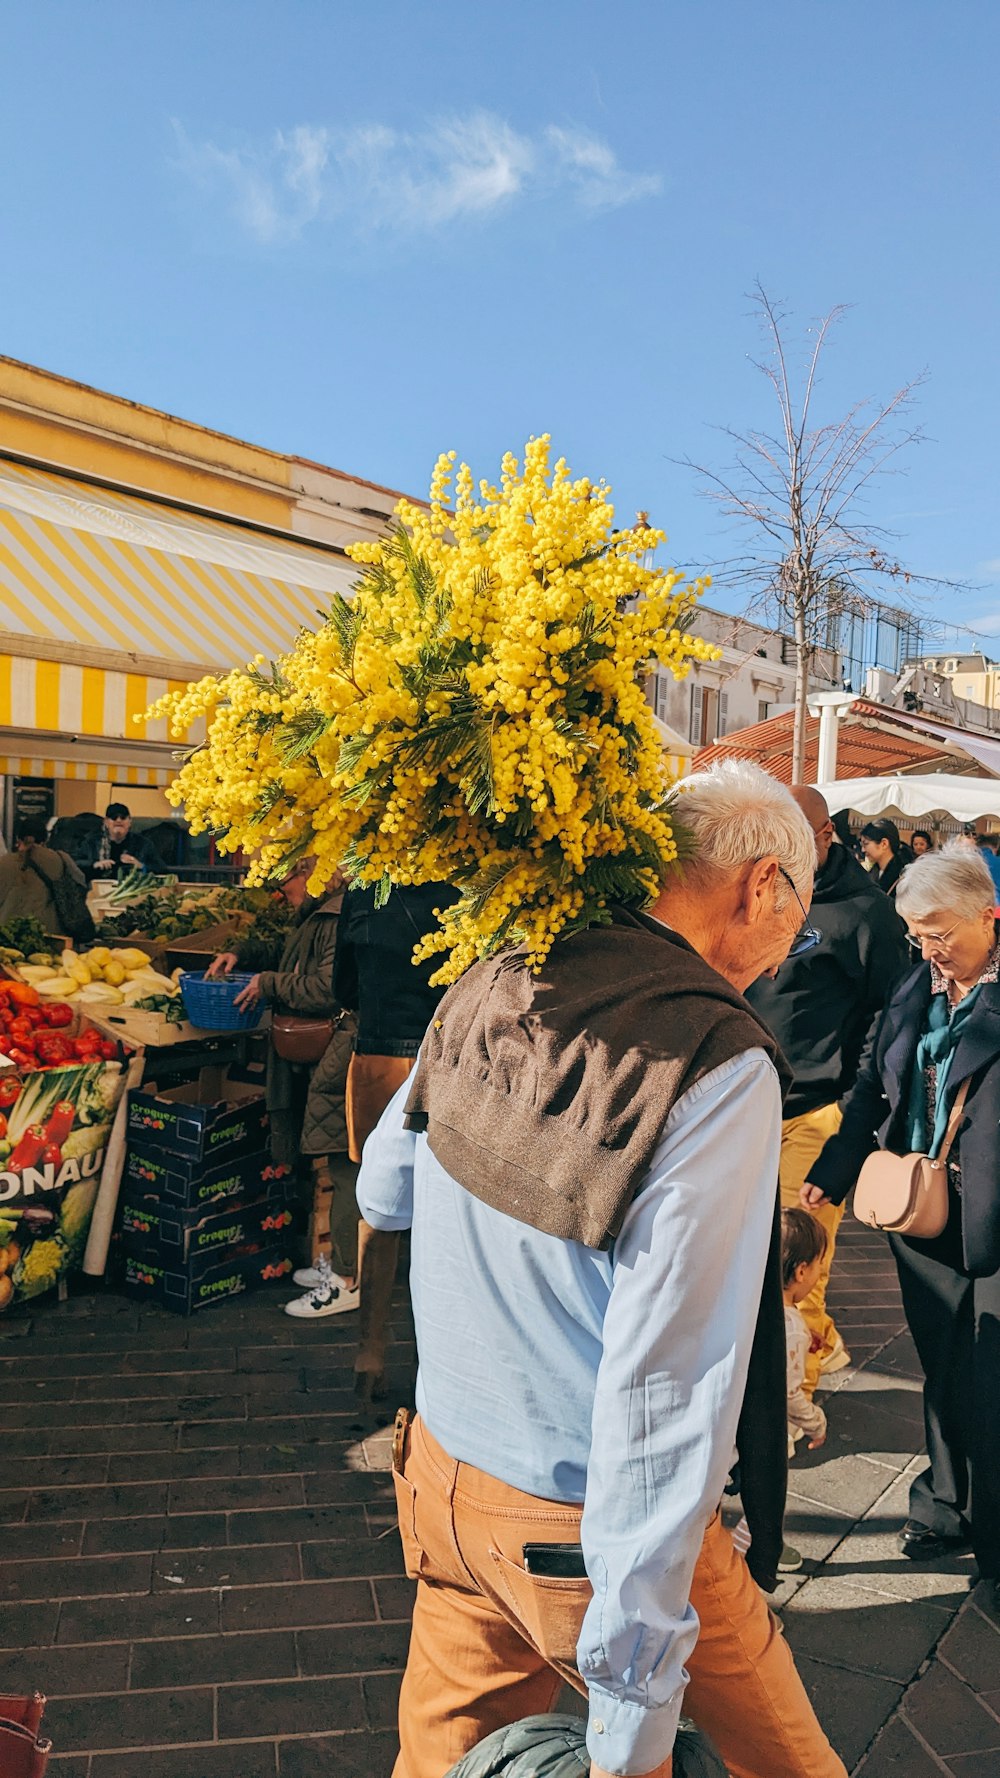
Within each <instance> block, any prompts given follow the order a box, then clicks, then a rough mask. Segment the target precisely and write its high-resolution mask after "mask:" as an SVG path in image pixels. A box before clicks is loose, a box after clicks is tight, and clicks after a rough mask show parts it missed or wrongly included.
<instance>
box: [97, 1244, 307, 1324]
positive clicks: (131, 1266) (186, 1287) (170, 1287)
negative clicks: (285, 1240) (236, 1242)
mask: <svg viewBox="0 0 1000 1778" xmlns="http://www.w3.org/2000/svg"><path fill="white" fill-rule="evenodd" d="M291 1271H292V1261H291V1260H290V1259H289V1258H288V1255H287V1254H286V1253H285V1251H284V1248H283V1247H280V1246H278V1247H268V1248H266V1249H265V1250H264V1252H262V1253H253V1254H247V1255H244V1256H243V1257H242V1258H235V1259H234V1258H232V1257H228V1258H226V1259H224V1260H222V1261H221V1262H220V1264H219V1265H216V1266H212V1267H211V1268H210V1269H209V1270H208V1271H207V1272H205V1274H204V1276H203V1277H200V1278H192V1277H191V1275H190V1273H189V1271H188V1270H187V1268H186V1267H183V1266H182V1267H177V1268H171V1267H169V1266H163V1265H158V1264H155V1263H154V1262H153V1261H151V1260H146V1259H136V1258H133V1257H132V1256H131V1255H127V1256H126V1259H125V1289H126V1292H127V1294H128V1295H129V1296H134V1297H139V1298H145V1299H146V1300H147V1301H148V1300H152V1301H153V1302H159V1303H162V1305H163V1307H164V1308H165V1309H172V1310H173V1312H174V1314H175V1315H194V1314H196V1313H197V1311H198V1310H199V1309H207V1308H209V1307H210V1305H211V1304H212V1303H218V1302H223V1301H224V1300H225V1298H226V1297H230V1296H242V1294H243V1292H244V1291H247V1290H259V1289H260V1288H261V1286H262V1285H265V1284H274V1283H279V1282H281V1281H282V1280H287V1278H288V1277H289V1276H290V1274H291Z"/></svg>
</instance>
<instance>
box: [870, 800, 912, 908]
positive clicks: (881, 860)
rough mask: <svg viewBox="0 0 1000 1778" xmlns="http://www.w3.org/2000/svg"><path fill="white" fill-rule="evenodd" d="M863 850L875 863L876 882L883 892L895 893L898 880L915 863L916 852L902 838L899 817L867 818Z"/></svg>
mask: <svg viewBox="0 0 1000 1778" xmlns="http://www.w3.org/2000/svg"><path fill="white" fill-rule="evenodd" d="M861 850H862V852H863V853H864V855H865V857H866V858H867V860H868V862H869V864H870V865H871V879H872V882H873V883H875V884H877V885H878V887H879V888H880V889H881V891H882V893H883V895H895V893H896V884H897V883H898V882H899V879H900V877H901V876H902V874H903V872H904V870H905V869H906V867H907V865H908V864H912V863H913V853H912V852H911V851H910V848H909V846H907V845H904V843H903V841H902V840H901V839H900V837H899V828H898V827H897V826H896V823H895V821H889V820H888V819H887V818H886V816H884V815H880V816H879V818H878V820H877V821H869V822H867V823H866V825H865V826H864V827H863V828H862V829H861Z"/></svg>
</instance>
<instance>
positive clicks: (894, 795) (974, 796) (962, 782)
mask: <svg viewBox="0 0 1000 1778" xmlns="http://www.w3.org/2000/svg"><path fill="white" fill-rule="evenodd" d="M816 788H817V789H818V790H819V791H820V792H821V794H822V795H823V797H824V798H825V799H826V804H827V807H828V808H829V810H830V813H831V815H836V814H837V813H838V811H839V810H840V809H853V810H854V812H855V814H858V815H867V816H869V817H872V816H875V815H884V814H886V813H887V812H888V813H890V814H892V813H896V814H900V815H906V816H910V817H917V816H920V815H933V814H936V813H937V814H944V815H950V816H951V817H952V819H953V820H955V821H963V822H972V821H979V820H981V819H982V818H983V817H984V816H987V815H992V816H995V817H997V818H998V819H1000V778H961V777H957V776H954V775H953V774H952V773H950V772H932V773H930V774H929V775H928V776H927V777H923V778H921V777H913V778H838V779H836V780H835V781H834V782H833V783H830V784H818V785H817V786H816Z"/></svg>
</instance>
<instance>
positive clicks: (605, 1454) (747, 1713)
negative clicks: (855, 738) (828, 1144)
mask: <svg viewBox="0 0 1000 1778" xmlns="http://www.w3.org/2000/svg"><path fill="white" fill-rule="evenodd" d="M675 794H676V808H675V815H676V818H677V820H678V822H679V824H681V825H682V826H683V828H684V829H685V832H686V837H687V841H688V844H687V847H686V849H685V855H684V860H683V863H682V864H681V865H680V866H679V867H677V868H676V869H674V870H672V871H671V873H670V875H669V877H668V880H667V881H666V883H665V885H664V887H663V889H662V891H661V893H660V895H659V897H658V899H657V900H656V901H655V903H654V904H653V905H652V906H651V907H650V909H649V910H648V912H640V911H638V910H636V909H631V910H626V909H621V910H617V911H616V912H615V916H614V919H613V922H612V923H611V924H609V925H607V926H603V927H592V928H590V929H589V930H587V931H585V932H579V933H576V934H574V935H573V936H572V937H570V938H567V939H565V940H562V941H561V942H559V943H558V944H557V945H556V946H555V947H554V948H553V950H552V952H551V953H550V955H549V957H548V958H547V960H546V962H545V963H544V965H543V966H542V968H541V970H540V972H539V973H538V974H537V975H532V974H530V973H529V972H528V970H527V969H526V968H525V967H523V960H522V959H521V958H520V957H519V954H518V953H517V952H516V951H514V952H507V953H505V954H501V955H500V956H499V957H496V958H492V959H489V960H488V961H485V962H482V963H479V964H477V965H475V966H474V967H473V968H472V969H470V970H469V971H468V972H467V973H466V975H465V976H463V977H462V979H461V980H460V981H459V982H457V983H456V984H455V986H454V987H453V988H451V989H450V991H449V992H448V994H447V995H446V996H445V998H444V1000H443V1001H442V1003H441V1006H440V1008H439V1010H438V1016H437V1018H436V1019H435V1020H434V1022H433V1024H432V1026H431V1028H430V1030H429V1031H428V1033H427V1036H426V1038H425V1040H424V1045H423V1048H422V1051H421V1056H420V1060H419V1063H418V1067H417V1070H416V1072H415V1074H414V1075H413V1076H412V1077H411V1080H410V1081H409V1082H408V1083H407V1084H406V1085H405V1086H404V1087H403V1088H402V1089H401V1090H400V1092H399V1093H398V1094H397V1096H396V1098H395V1099H394V1100H393V1101H392V1103H391V1104H390V1106H389V1107H388V1109H387V1111H386V1112H385V1114H384V1116H383V1118H382V1121H381V1123H380V1124H379V1126H378V1128H377V1130H376V1131H375V1133H374V1134H373V1136H372V1137H370V1138H369V1141H368V1144H367V1146H366V1148H365V1154H364V1161H363V1165H362V1171H361V1178H360V1181H359V1185H358V1200H359V1204H360V1206H361V1211H362V1214H363V1216H364V1217H365V1219H366V1220H367V1221H368V1222H369V1223H371V1224H372V1225H373V1226H374V1227H376V1228H384V1229H400V1228H406V1227H409V1228H412V1272H411V1284H412V1292H413V1308H414V1317H415V1322H416V1332H417V1347H418V1355H419V1362H420V1371H419V1378H418V1385H417V1410H418V1412H417V1417H416V1419H415V1420H413V1421H411V1420H410V1417H409V1415H408V1414H407V1413H406V1412H405V1411H401V1413H400V1415H399V1416H398V1417H397V1425H396V1439H395V1448H394V1458H393V1469H394V1480H395V1485H396V1492H397V1501H398V1505H399V1519H400V1532H401V1536H402V1541H403V1548H404V1556H405V1560H406V1568H407V1572H408V1574H410V1575H411V1577H413V1578H415V1579H416V1581H417V1598H416V1606H415V1611H414V1618H413V1630H412V1638H411V1644H410V1652H409V1659H408V1663H407V1670H406V1675H405V1679H404V1682H403V1689H402V1696H401V1701H400V1742H401V1751H400V1756H399V1761H398V1764H397V1766H396V1778H442V1774H443V1773H445V1772H446V1771H447V1770H448V1769H449V1767H450V1766H451V1765H452V1764H453V1762H454V1761H456V1760H457V1759H459V1758H460V1757H461V1756H462V1755H463V1754H464V1753H466V1752H467V1751H468V1750H469V1749H470V1748H472V1747H474V1746H475V1745H476V1743H477V1742H478V1741H479V1740H480V1739H481V1738H482V1737H483V1736H484V1735H486V1734H488V1733H489V1732H490V1731H492V1730H494V1729H497V1728H498V1727H502V1726H503V1725H504V1724H507V1723H511V1722H515V1721H517V1720H518V1719H520V1718H521V1717H524V1716H529V1715H532V1714H533V1713H536V1712H544V1711H546V1710H548V1709H550V1708H551V1706H552V1703H553V1701H554V1699H555V1697H556V1695H557V1693H558V1691H559V1688H560V1686H561V1684H562V1682H563V1680H564V1679H567V1680H569V1682H570V1683H571V1684H574V1685H575V1686H576V1687H577V1688H578V1689H579V1690H580V1691H582V1692H584V1693H585V1694H586V1695H587V1699H588V1707H589V1720H588V1735H587V1746H588V1753H589V1756H590V1759H591V1761H592V1767H591V1770H592V1773H593V1774H594V1778H607V1775H608V1774H627V1775H629V1778H631V1775H632V1774H643V1773H655V1774H657V1778H666V1774H668V1773H669V1772H670V1770H671V1750H672V1748H673V1745H674V1737H675V1734H676V1730H677V1722H678V1717H679V1714H680V1709H681V1702H682V1699H684V1698H685V1693H686V1708H687V1711H688V1713H689V1714H690V1715H691V1716H692V1717H694V1719H695V1720H696V1722H697V1723H698V1724H699V1726H700V1727H701V1728H703V1729H705V1730H706V1731H707V1733H708V1734H709V1735H710V1736H711V1737H712V1739H713V1740H714V1741H715V1743H716V1744H717V1746H718V1749H719V1752H720V1754H721V1755H722V1757H723V1759H724V1761H725V1763H726V1765H727V1767H728V1769H729V1771H730V1772H731V1773H732V1774H733V1775H734V1778H843V1774H844V1767H843V1765H842V1763H841V1761H840V1760H839V1759H838V1758H837V1756H836V1755H835V1754H834V1752H833V1750H832V1749H831V1747H830V1745H829V1743H828V1741H827V1740H826V1737H825V1736H824V1735H823V1733H822V1731H821V1729H820V1727H819V1724H818V1723H817V1721H816V1718H815V1715H814V1713H813V1710H812V1707H811V1705H810V1703H809V1700H808V1698H807V1696H806V1693H805V1690H804V1688H803V1686H802V1683H801V1681H800V1679H799V1677H798V1675H797V1673H796V1671H795V1667H794V1664H793V1661H792V1656H791V1653H790V1651H789V1649H788V1647H787V1645H786V1643H785V1642H784V1640H783V1638H782V1636H781V1634H780V1632H779V1630H778V1628H777V1626H776V1622H775V1620H774V1619H773V1617H772V1616H771V1614H770V1613H769V1611H768V1609H767V1605H766V1602H765V1600H764V1598H763V1595H762V1594H761V1592H760V1591H759V1590H758V1588H757V1586H755V1584H754V1582H753V1580H752V1579H751V1574H750V1570H748V1567H747V1564H746V1562H745V1561H744V1560H743V1558H742V1557H741V1556H739V1555H738V1554H737V1553H736V1551H735V1550H734V1548H733V1544H732V1541H731V1539H730V1538H729V1536H728V1534H727V1533H726V1531H725V1530H724V1529H723V1527H722V1524H721V1520H720V1516H719V1505H720V1500H721V1497H722V1493H723V1489H724V1487H725V1484H726V1479H727V1475H728V1472H729V1469H730V1466H731V1464H732V1461H733V1454H734V1447H735V1446H736V1445H738V1446H739V1451H740V1458H741V1483H742V1491H743V1498H744V1505H745V1507H746V1511H747V1516H748V1519H749V1521H750V1524H751V1530H752V1533H753V1541H752V1543H751V1547H750V1562H751V1567H752V1568H753V1571H754V1573H755V1574H756V1575H757V1576H758V1578H759V1579H760V1580H761V1581H762V1583H763V1584H764V1585H766V1586H773V1584H774V1575H775V1568H776V1563H777V1557H778V1553H779V1552H780V1548H781V1515H782V1510H783V1505H784V1494H785V1483H786V1471H785V1462H786V1442H785V1427H784V1408H785V1384H784V1364H785V1359H784V1339H783V1331H782V1305H781V1299H780V1277H779V1271H778V1259H779V1256H778V1252H777V1248H776V1245H775V1241H774V1230H775V1222H776V1209H777V1203H776V1199H777V1176H778V1148H779V1141H780V1134H781V1079H780V1077H779V1069H782V1070H783V1067H784V1065H783V1063H782V1062H781V1059H780V1056H779V1053H778V1051H777V1049H776V1046H775V1043H774V1040H773V1039H772V1038H771V1037H770V1035H769V1033H768V1032H767V1030H766V1028H765V1027H764V1026H763V1025H762V1024H761V1023H760V1021H759V1020H758V1018H757V1017H756V1015H755V1014H754V1013H753V1012H752V1011H751V1009H750V1008H749V1007H748V1005H747V1003H746V1001H745V1000H744V999H743V990H744V988H746V987H747V986H748V984H749V983H750V982H752V981H753V980H755V979H756V977H757V976H759V975H760V974H761V973H762V972H764V971H766V970H768V969H771V968H774V967H775V966H776V965H777V964H779V963H781V962H782V961H783V959H784V958H785V957H787V956H788V955H789V952H790V951H793V950H794V949H795V948H796V947H797V946H798V947H802V946H807V945H810V944H812V943H814V942H815V941H816V937H817V935H816V934H815V933H814V932H813V931H812V930H811V929H810V928H809V926H808V904H809V898H810V896H811V893H812V884H813V874H814V869H815V850H814V844H813V836H812V831H811V829H810V827H809V823H808V822H807V821H806V820H805V818H804V817H803V815H802V813H801V812H800V810H799V809H798V808H797V807H796V805H795V803H794V802H793V800H792V798H791V797H790V796H789V794H788V792H787V791H786V790H784V789H783V788H782V786H781V785H779V784H778V783H777V782H776V781H775V780H774V779H773V778H770V777H768V776H767V774H766V773H764V772H763V771H761V770H760V768H759V767H757V766H755V765H752V764H750V763H747V762H727V763H725V764H723V765H721V766H719V767H717V768H715V769H714V770H713V771H711V772H706V773H704V774H699V775H696V776H695V777H693V778H690V779H688V780H687V781H686V782H685V783H684V784H683V785H681V786H680V787H679V788H678V790H677V792H676V793H675ZM519 965H520V966H519Z"/></svg>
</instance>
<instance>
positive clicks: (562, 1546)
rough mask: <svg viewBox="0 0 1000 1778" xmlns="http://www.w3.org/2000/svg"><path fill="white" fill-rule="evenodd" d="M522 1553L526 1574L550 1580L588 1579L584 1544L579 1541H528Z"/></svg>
mask: <svg viewBox="0 0 1000 1778" xmlns="http://www.w3.org/2000/svg"><path fill="white" fill-rule="evenodd" d="M521 1554H522V1556H523V1558H524V1571H525V1573H526V1574H538V1575H543V1576H544V1577H545V1578H546V1579H548V1580H586V1578H587V1569H586V1566H585V1564H584V1560H583V1545H582V1544H579V1543H526V1544H524V1545H523V1547H522V1550H521Z"/></svg>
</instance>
